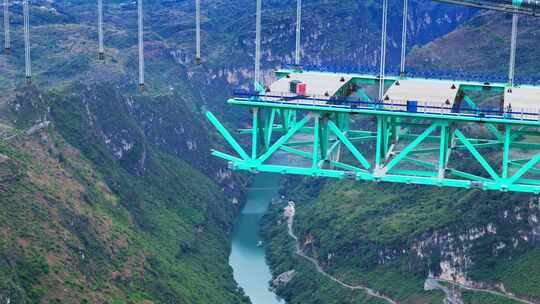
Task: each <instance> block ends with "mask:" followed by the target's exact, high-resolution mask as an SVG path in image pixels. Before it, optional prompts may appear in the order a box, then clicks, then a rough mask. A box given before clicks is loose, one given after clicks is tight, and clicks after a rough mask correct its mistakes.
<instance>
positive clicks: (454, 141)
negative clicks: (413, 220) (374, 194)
mask: <svg viewBox="0 0 540 304" xmlns="http://www.w3.org/2000/svg"><path fill="white" fill-rule="evenodd" d="M468 102H470V103H472V101H470V100H469V101H468ZM228 103H229V104H231V105H235V106H240V107H244V108H247V109H248V110H249V111H250V113H251V126H250V128H247V129H241V130H238V132H237V134H235V136H236V137H237V138H238V140H237V139H235V136H233V135H232V134H231V133H230V132H229V131H227V130H226V129H225V127H223V125H222V124H221V123H220V122H219V121H218V119H217V118H216V117H215V116H214V115H213V114H212V113H210V112H207V118H208V119H209V121H210V122H211V123H212V125H213V126H215V127H216V129H217V130H218V132H219V133H220V134H221V135H222V136H223V138H224V139H225V141H226V142H227V143H228V144H229V145H230V149H229V150H230V151H231V152H223V151H213V152H212V153H213V155H214V156H217V157H219V158H222V159H224V160H227V161H228V162H229V166H230V168H231V169H234V170H247V171H251V172H275V173H281V174H298V175H306V176H315V177H332V178H338V179H354V180H363V181H373V182H392V183H405V184H421V185H432V186H439V187H459V188H475V189H483V190H499V191H515V192H530V193H540V167H538V166H537V165H538V163H539V162H540V140H539V138H540V131H539V127H540V122H538V121H531V120H517V119H505V118H486V117H474V116H456V115H448V114H426V113H407V112H392V111H384V110H380V109H376V108H372V109H365V108H363V109H352V108H340V107H325V106H315V105H298V104H293V103H273V102H264V101H262V100H260V99H254V98H245V99H242V98H236V99H231V100H229V101H228ZM246 147H247V148H246ZM276 153H280V154H281V157H280V159H281V160H283V153H285V155H287V156H288V158H286V159H288V160H289V161H288V162H285V164H283V161H281V162H280V163H276V162H275V161H274V160H273V158H272V157H273V156H274V155H275V154H276Z"/></svg>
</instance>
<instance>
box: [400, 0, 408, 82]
mask: <svg viewBox="0 0 540 304" xmlns="http://www.w3.org/2000/svg"><path fill="white" fill-rule="evenodd" d="M408 18H409V0H403V29H402V30H403V31H402V33H401V66H400V70H399V72H400V76H401V77H405V75H406V74H407V71H406V70H405V63H406V62H405V57H406V56H407V20H408Z"/></svg>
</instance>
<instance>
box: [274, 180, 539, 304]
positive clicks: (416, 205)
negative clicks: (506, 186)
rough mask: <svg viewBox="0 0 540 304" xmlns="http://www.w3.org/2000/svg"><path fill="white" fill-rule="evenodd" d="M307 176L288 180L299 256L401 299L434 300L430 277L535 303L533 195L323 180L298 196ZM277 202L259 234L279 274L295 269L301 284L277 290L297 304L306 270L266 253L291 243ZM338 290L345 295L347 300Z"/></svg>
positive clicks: (304, 188)
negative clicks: (428, 288) (426, 284)
mask: <svg viewBox="0 0 540 304" xmlns="http://www.w3.org/2000/svg"><path fill="white" fill-rule="evenodd" d="M313 182H314V181H313V180H311V181H304V182H302V183H300V184H297V183H292V184H290V185H288V189H290V191H287V194H286V198H287V200H289V199H291V200H293V201H295V203H296V218H295V227H296V228H295V231H296V234H297V236H298V237H299V240H300V242H299V243H300V246H301V249H302V250H303V252H304V253H305V254H308V255H309V256H311V257H313V258H315V259H317V260H318V261H319V263H320V264H321V266H322V267H323V268H324V269H325V271H327V272H328V273H330V274H333V275H335V276H336V277H338V278H340V279H342V280H343V281H345V282H347V283H349V284H351V285H355V284H363V285H365V286H368V287H371V288H374V289H376V290H378V291H380V292H382V293H383V294H385V295H387V296H390V297H391V298H393V299H394V300H396V301H398V302H399V303H432V302H433V303H440V301H441V299H440V298H438V292H437V291H429V292H428V291H424V290H423V289H424V280H425V279H426V278H436V279H442V280H448V281H450V282H456V283H459V284H462V285H466V286H468V287H473V288H484V289H492V290H497V291H499V292H502V293H511V294H513V295H517V296H519V297H521V298H523V299H529V300H530V301H532V302H536V301H539V300H540V298H538V295H539V291H540V290H539V289H538V288H537V287H531V286H532V285H536V286H538V282H539V281H538V280H539V279H540V278H539V277H538V275H537V274H536V272H537V271H538V265H537V263H535V262H533V257H534V256H537V255H538V247H539V245H540V238H539V234H538V232H539V229H540V227H539V226H540V224H539V222H538V217H539V216H540V205H539V200H538V197H536V196H529V195H519V194H518V195H516V194H514V195H511V194H503V193H492V192H479V191H459V190H458V191H448V190H445V189H438V188H430V187H418V186H403V185H398V186H396V185H373V184H367V183H360V184H358V183H354V182H323V186H322V188H321V189H320V192H318V191H315V192H311V193H312V196H306V195H305V194H301V193H305V192H303V191H306V192H308V193H310V189H311V190H312V189H313V186H312V184H313ZM295 184H296V186H295ZM298 185H300V186H298ZM315 185H318V186H317V188H318V187H320V186H321V182H320V181H318V182H316V183H315ZM299 193H300V194H299ZM282 207H283V206H282V205H280V206H278V207H274V211H273V212H272V213H271V215H269V216H268V217H267V218H266V224H265V234H266V237H267V238H268V241H269V242H270V245H269V247H270V248H271V249H270V251H269V252H270V261H271V264H272V265H273V267H274V268H273V269H274V270H275V271H276V274H279V273H281V272H284V271H289V270H291V269H296V270H298V271H297V272H296V273H297V275H296V276H295V278H296V279H297V280H298V281H297V282H293V283H291V284H289V285H287V286H285V287H283V288H282V289H280V290H281V292H282V293H283V294H284V295H286V296H287V299H289V300H290V301H291V303H297V302H298V299H299V298H301V297H302V296H303V295H304V293H309V291H303V290H298V289H297V287H298V286H299V285H302V284H303V283H305V282H303V280H306V279H308V277H309V276H307V275H306V273H309V270H305V267H304V266H300V265H299V263H298V260H296V262H295V260H294V259H293V260H292V261H291V260H290V258H286V256H287V254H286V253H283V251H280V250H276V251H274V250H273V249H272V248H278V247H277V246H280V245H281V246H283V245H284V244H287V242H288V241H286V240H284V239H283V236H282V235H283V234H284V233H286V232H284V231H283V230H284V229H285V228H284V226H285V225H286V224H285V221H284V220H283V218H282V216H283V211H282ZM276 224H277V225H276ZM280 226H281V228H279V227H280ZM289 241H290V240H289ZM291 257H293V256H291ZM513 269H520V271H515V270H513ZM294 280H295V279H293V280H292V281H294ZM532 282H535V283H532ZM328 284H331V282H330V283H327V285H328ZM334 288H339V287H336V286H334ZM334 292H335V291H334ZM342 292H343V293H342V294H341V297H342V299H343V301H346V302H349V301H351V302H353V301H352V300H346V299H348V298H347V296H346V295H347V294H348V292H347V291H346V290H342Z"/></svg>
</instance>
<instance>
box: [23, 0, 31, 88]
mask: <svg viewBox="0 0 540 304" xmlns="http://www.w3.org/2000/svg"><path fill="white" fill-rule="evenodd" d="M28 1H29V0H23V15H24V64H25V75H26V83H27V84H30V83H32V66H31V62H30V8H29V4H28Z"/></svg>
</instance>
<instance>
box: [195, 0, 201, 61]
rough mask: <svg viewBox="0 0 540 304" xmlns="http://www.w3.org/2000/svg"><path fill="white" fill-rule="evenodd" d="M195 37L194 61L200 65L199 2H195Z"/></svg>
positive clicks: (199, 0) (197, 0)
mask: <svg viewBox="0 0 540 304" xmlns="http://www.w3.org/2000/svg"><path fill="white" fill-rule="evenodd" d="M195 35H196V43H197V54H196V56H195V61H196V63H197V64H199V63H201V0H195Z"/></svg>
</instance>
